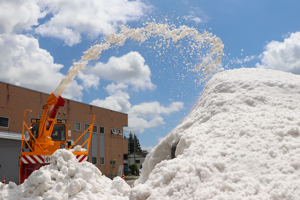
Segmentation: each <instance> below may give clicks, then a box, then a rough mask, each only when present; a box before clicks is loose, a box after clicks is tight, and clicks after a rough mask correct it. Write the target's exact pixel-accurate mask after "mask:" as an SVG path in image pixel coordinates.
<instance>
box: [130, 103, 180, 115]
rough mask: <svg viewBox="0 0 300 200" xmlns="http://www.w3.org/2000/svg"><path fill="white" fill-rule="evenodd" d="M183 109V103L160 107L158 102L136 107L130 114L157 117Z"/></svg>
mask: <svg viewBox="0 0 300 200" xmlns="http://www.w3.org/2000/svg"><path fill="white" fill-rule="evenodd" d="M181 109H183V103H182V102H172V103H171V105H170V106H169V107H164V106H162V105H160V103H158V102H157V101H155V102H147V103H142V104H139V105H135V106H133V107H132V108H131V109H130V112H129V114H130V115H132V116H157V115H160V114H165V115H169V114H170V113H173V112H178V111H179V110H181Z"/></svg>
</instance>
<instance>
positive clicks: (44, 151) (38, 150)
mask: <svg viewBox="0 0 300 200" xmlns="http://www.w3.org/2000/svg"><path fill="white" fill-rule="evenodd" d="M28 111H29V112H31V110H29V109H26V110H25V111H24V116H23V127H22V142H21V157H20V171H19V179H20V183H21V175H22V174H21V173H22V166H23V164H22V156H25V155H41V156H47V155H52V154H53V153H54V152H55V151H49V150H48V149H47V148H46V149H45V148H43V145H42V144H40V142H39V141H38V140H37V139H36V138H35V137H34V135H33V134H32V131H31V129H30V128H29V127H28V126H27V124H26V123H25V116H26V112H28ZM47 120H49V119H47ZM94 121H95V115H93V122H92V124H91V125H90V126H89V127H88V129H86V130H85V131H84V133H82V134H81V135H80V136H79V138H78V139H77V140H76V141H75V142H74V143H73V144H72V146H70V147H69V148H67V146H66V149H67V150H70V149H71V148H72V147H73V146H74V145H75V144H77V142H78V141H79V140H80V139H81V138H82V137H83V136H84V134H85V133H87V132H88V131H90V133H89V138H88V139H87V140H86V141H84V143H83V144H82V145H81V147H83V146H84V145H85V144H86V143H87V150H86V151H78V152H75V151H73V152H72V153H73V154H74V155H88V152H89V148H90V143H91V138H92V132H93V127H94ZM54 124H55V121H54V120H53V122H52V124H51V126H54ZM51 130H52V129H51ZM26 131H28V133H29V134H30V136H31V138H32V140H33V142H32V145H30V144H29V142H28V141H27V140H26V138H25V132H26ZM67 134H68V133H67V131H66V137H65V138H66V140H65V142H67ZM50 139H51V138H50ZM51 141H52V140H51ZM24 142H25V143H26V145H27V146H28V148H29V149H30V152H23V147H24ZM52 142H53V141H52ZM60 142H62V141H60ZM33 144H35V147H37V148H34V147H33ZM56 150H57V149H56ZM24 165H26V164H24ZM23 171H24V170H23ZM26 177H27V176H26Z"/></svg>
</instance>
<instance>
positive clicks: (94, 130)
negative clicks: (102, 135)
mask: <svg viewBox="0 0 300 200" xmlns="http://www.w3.org/2000/svg"><path fill="white" fill-rule="evenodd" d="M97 129H98V126H96V125H95V126H94V127H93V133H97V132H98V131H97Z"/></svg>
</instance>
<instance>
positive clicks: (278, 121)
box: [0, 69, 300, 200]
mask: <svg viewBox="0 0 300 200" xmlns="http://www.w3.org/2000/svg"><path fill="white" fill-rule="evenodd" d="M299 100H300V76H299V75H293V74H289V73H284V72H279V71H272V70H265V69H236V70H228V71H225V72H222V73H218V74H216V75H214V77H213V78H212V79H211V80H210V81H209V82H208V83H207V85H206V87H205V89H204V90H203V93H202V95H201V96H200V98H199V100H198V101H197V102H196V104H195V106H194V107H193V109H192V110H191V112H190V114H189V115H188V116H187V117H185V118H184V119H183V120H182V122H181V123H180V124H179V125H178V126H177V127H176V128H175V129H174V130H173V131H171V132H170V133H169V134H168V135H167V136H166V137H165V138H164V139H163V140H162V141H161V142H160V143H159V144H158V145H157V146H156V147H155V149H153V150H152V151H151V152H150V154H148V156H147V158H146V161H145V162H144V163H143V170H142V174H141V176H140V178H139V179H138V180H137V181H136V182H135V186H134V187H133V188H132V189H131V188H130V187H129V186H128V185H127V184H126V183H125V181H123V179H121V178H119V177H117V178H115V179H114V180H110V179H108V178H106V177H105V176H103V175H102V174H101V172H100V171H99V170H98V169H97V168H96V167H95V166H94V165H93V164H91V163H88V162H82V163H78V162H77V160H76V158H75V156H74V155H73V153H72V152H70V151H66V150H58V151H56V152H55V153H54V155H53V157H52V161H51V164H50V165H48V166H44V167H42V168H41V169H39V170H37V171H35V172H34V173H33V174H32V175H31V176H30V177H29V178H28V179H27V180H26V181H25V182H24V183H23V184H22V185H19V186H17V185H16V184H15V183H12V182H10V183H9V184H7V185H3V184H2V183H0V200H2V199H48V200H50V199H51V200H56V199H132V200H135V199H137V200H138V199H149V200H151V199H152V200H156V199H172V200H177V199H197V200H198V199H199V200H201V199H220V200H221V199H228V200H229V199H230V200H231V199H243V200H244V199H262V200H265V199H274V200H276V199H295V200H296V199H300V137H299V135H300V130H299V126H300V104H299ZM172 147H173V148H172ZM175 148H176V151H175V158H173V159H172V157H173V156H171V155H172V154H171V149H175Z"/></svg>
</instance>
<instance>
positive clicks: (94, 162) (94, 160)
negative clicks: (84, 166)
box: [92, 157, 97, 165]
mask: <svg viewBox="0 0 300 200" xmlns="http://www.w3.org/2000/svg"><path fill="white" fill-rule="evenodd" d="M92 163H93V164H94V165H96V164H97V157H92Z"/></svg>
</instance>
